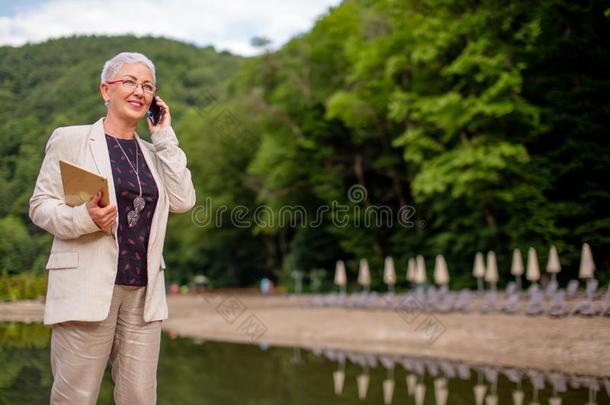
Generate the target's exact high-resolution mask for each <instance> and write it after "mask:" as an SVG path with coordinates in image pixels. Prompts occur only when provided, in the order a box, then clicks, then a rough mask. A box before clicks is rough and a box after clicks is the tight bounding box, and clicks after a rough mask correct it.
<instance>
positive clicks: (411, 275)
mask: <svg viewBox="0 0 610 405" xmlns="http://www.w3.org/2000/svg"><path fill="white" fill-rule="evenodd" d="M407 281H408V282H410V283H412V284H414V283H415V259H414V258H412V257H411V258H409V264H408V265H407Z"/></svg>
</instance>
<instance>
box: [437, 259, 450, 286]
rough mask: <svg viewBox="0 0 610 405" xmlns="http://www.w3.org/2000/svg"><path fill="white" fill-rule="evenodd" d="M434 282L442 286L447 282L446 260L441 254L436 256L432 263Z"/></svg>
mask: <svg viewBox="0 0 610 405" xmlns="http://www.w3.org/2000/svg"><path fill="white" fill-rule="evenodd" d="M434 282H435V283H436V284H438V285H442V286H446V285H447V284H449V271H448V270H447V262H446V261H445V258H444V257H443V255H437V256H436V262H435V263H434Z"/></svg>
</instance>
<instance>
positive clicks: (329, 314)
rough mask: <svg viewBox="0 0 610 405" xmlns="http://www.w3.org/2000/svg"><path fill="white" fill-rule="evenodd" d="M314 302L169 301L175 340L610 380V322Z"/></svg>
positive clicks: (218, 297) (23, 306) (20, 315)
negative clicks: (367, 354)
mask: <svg viewBox="0 0 610 405" xmlns="http://www.w3.org/2000/svg"><path fill="white" fill-rule="evenodd" d="M309 302H310V298H309V297H306V296H301V297H288V296H269V297H264V296H260V295H254V294H249V295H244V294H239V293H235V294H202V295H169V296H168V303H169V307H170V318H169V319H168V320H166V321H164V329H165V331H166V332H168V333H169V334H170V335H171V336H174V335H179V336H187V337H193V338H199V339H204V340H218V341H229V342H242V343H251V344H261V343H265V344H269V345H278V346H301V347H305V348H316V347H317V348H332V349H340V350H353V351H358V352H370V353H385V354H397V355H408V356H422V357H434V358H442V359H447V360H455V361H467V362H469V363H475V364H477V363H479V364H490V365H497V366H507V367H517V368H535V369H539V370H543V371H551V370H555V371H561V372H564V373H573V374H582V375H592V376H608V375H610V351H609V350H608V344H609V343H610V317H600V316H596V317H591V318H585V317H577V316H569V317H564V318H560V319H554V318H550V317H547V316H535V317H528V316H524V315H505V314H501V313H492V314H480V313H469V314H461V313H448V314H428V313H418V314H414V313H401V312H400V311H394V310H391V309H389V310H365V309H345V308H331V307H312V306H310V305H308V303H309ZM43 306H44V304H43V303H42V302H40V301H20V302H15V303H0V321H20V322H40V321H41V320H42V313H43Z"/></svg>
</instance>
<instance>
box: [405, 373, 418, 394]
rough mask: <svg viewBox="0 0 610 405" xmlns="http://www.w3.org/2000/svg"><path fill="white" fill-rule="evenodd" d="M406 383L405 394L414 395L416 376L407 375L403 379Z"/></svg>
mask: <svg viewBox="0 0 610 405" xmlns="http://www.w3.org/2000/svg"><path fill="white" fill-rule="evenodd" d="M405 379H406V381H407V394H408V395H415V386H416V385H417V376H416V375H415V374H408V375H407V376H406V377H405Z"/></svg>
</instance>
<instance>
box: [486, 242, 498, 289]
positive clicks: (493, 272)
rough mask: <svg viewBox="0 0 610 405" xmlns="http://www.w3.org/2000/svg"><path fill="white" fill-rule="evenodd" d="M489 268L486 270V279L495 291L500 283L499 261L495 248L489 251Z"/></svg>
mask: <svg viewBox="0 0 610 405" xmlns="http://www.w3.org/2000/svg"><path fill="white" fill-rule="evenodd" d="M486 267H487V269H486V271H485V281H487V282H488V283H489V284H491V288H492V290H494V291H495V289H496V284H498V263H497V262H496V254H495V253H494V251H493V250H490V251H489V252H487V266H486Z"/></svg>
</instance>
